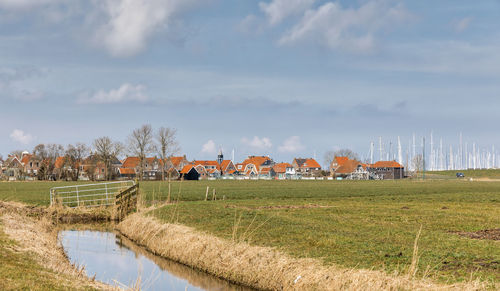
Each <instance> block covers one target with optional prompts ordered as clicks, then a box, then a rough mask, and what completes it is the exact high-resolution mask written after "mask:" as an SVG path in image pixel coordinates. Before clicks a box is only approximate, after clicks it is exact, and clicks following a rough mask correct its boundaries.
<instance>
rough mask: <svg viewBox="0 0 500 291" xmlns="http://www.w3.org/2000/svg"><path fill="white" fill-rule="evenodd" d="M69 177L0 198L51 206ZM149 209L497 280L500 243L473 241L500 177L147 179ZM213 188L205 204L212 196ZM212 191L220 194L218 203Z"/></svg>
mask: <svg viewBox="0 0 500 291" xmlns="http://www.w3.org/2000/svg"><path fill="white" fill-rule="evenodd" d="M64 184H69V183H61V182H18V183H0V200H16V201H21V202H24V203H28V204H33V205H48V202H49V201H48V193H49V189H50V188H51V187H54V186H62V185H64ZM140 185H141V192H142V197H143V203H144V205H145V206H151V205H156V206H160V207H156V208H154V210H151V211H150V215H154V216H155V217H157V218H159V219H160V220H162V221H164V222H174V223H181V224H184V225H188V226H192V227H194V228H196V229H198V230H202V231H205V232H207V233H210V234H213V235H216V236H219V237H222V238H226V239H230V240H238V241H246V242H248V243H250V244H253V245H261V246H270V247H275V248H277V249H279V250H281V251H283V252H286V253H288V254H291V255H292V256H295V257H308V258H316V259H318V260H320V261H322V262H323V263H324V264H325V265H329V264H337V265H340V266H344V267H349V268H368V269H376V270H385V271H387V272H395V271H396V272H399V273H405V272H407V271H408V268H409V266H410V264H411V260H412V257H413V251H414V242H415V237H416V235H417V233H418V232H419V229H420V227H421V228H422V230H421V235H420V238H419V240H418V255H417V257H418V258H419V261H418V271H417V276H421V277H424V276H425V277H431V278H433V279H435V280H437V281H441V282H458V281H463V280H469V279H470V278H474V279H475V278H480V279H481V280H486V281H490V282H499V281H500V242H499V241H498V237H496V239H497V240H495V237H494V236H493V237H488V238H489V239H483V238H486V237H485V236H482V235H481V233H478V234H479V235H478V237H479V239H472V238H470V237H471V236H474V234H473V233H474V232H477V231H481V230H491V229H499V228H500V182H495V181H493V182H478V181H472V182H471V181H468V180H458V179H450V180H432V181H412V180H404V181H182V182H180V181H175V182H171V183H170V196H171V201H174V202H176V201H179V203H173V204H169V205H164V202H166V200H167V197H168V192H169V191H168V189H169V186H168V185H169V183H168V182H141V183H140ZM207 186H208V187H209V191H208V193H209V195H208V198H209V200H208V201H205V195H206V193H207ZM213 189H215V190H216V200H212V195H213Z"/></svg>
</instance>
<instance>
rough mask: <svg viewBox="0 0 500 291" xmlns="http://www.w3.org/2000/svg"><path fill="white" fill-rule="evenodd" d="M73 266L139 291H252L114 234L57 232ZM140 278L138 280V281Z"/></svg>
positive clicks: (86, 231) (98, 278)
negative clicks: (135, 287)
mask: <svg viewBox="0 0 500 291" xmlns="http://www.w3.org/2000/svg"><path fill="white" fill-rule="evenodd" d="M59 235H60V238H61V241H62V244H63V247H64V250H65V252H66V254H67V255H68V257H69V258H70V260H71V262H72V263H76V264H78V265H84V266H85V270H86V272H87V274H88V275H90V276H93V275H94V274H95V275H96V279H97V280H99V281H102V282H106V283H109V284H112V285H116V284H117V282H119V285H126V286H133V285H135V284H136V282H140V286H141V289H142V290H214V291H215V290H217V291H219V290H220V291H223V290H241V291H246V290H252V289H250V288H246V287H242V286H238V285H233V284H231V283H229V282H227V281H224V280H221V279H219V278H216V277H213V276H210V275H208V274H205V273H203V272H199V271H197V270H194V269H192V268H189V267H187V266H185V265H182V264H179V263H176V262H173V261H170V260H167V259H164V258H161V257H158V256H155V255H153V254H151V253H149V252H147V251H145V250H144V249H143V248H141V247H139V246H137V245H136V244H134V243H133V242H131V241H130V240H128V239H127V238H125V237H123V236H120V235H118V234H116V233H113V232H104V231H89V230H64V231H61V232H60V233H59ZM139 277H140V281H138V279H137V278H139Z"/></svg>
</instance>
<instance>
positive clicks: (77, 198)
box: [76, 186, 80, 206]
mask: <svg viewBox="0 0 500 291" xmlns="http://www.w3.org/2000/svg"><path fill="white" fill-rule="evenodd" d="M76 205H77V206H80V198H79V197H78V186H76Z"/></svg>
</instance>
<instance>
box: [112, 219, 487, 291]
mask: <svg viewBox="0 0 500 291" xmlns="http://www.w3.org/2000/svg"><path fill="white" fill-rule="evenodd" d="M236 224H237V222H236ZM236 224H235V225H236ZM118 229H119V230H120V231H121V232H122V233H123V234H124V235H125V236H127V237H128V238H130V239H132V240H133V241H135V242H136V243H139V244H141V245H143V246H145V247H146V248H148V249H149V250H150V251H152V252H153V253H155V254H157V255H160V256H163V257H166V258H170V259H173V260H175V261H178V262H180V263H183V264H186V265H189V266H192V267H195V268H197V269H200V270H202V271H205V272H208V273H211V274H213V275H215V276H218V277H221V278H225V279H228V280H230V281H233V282H238V283H241V284H244V285H247V286H252V287H255V288H259V289H267V290H368V289H369V290H480V289H484V288H486V287H485V285H483V283H480V282H477V281H471V282H467V283H457V284H454V285H438V284H436V283H433V282H432V281H430V280H427V279H416V278H413V277H412V276H411V274H410V275H408V274H401V275H398V274H392V275H388V274H386V273H384V272H380V271H372V270H359V269H344V268H339V267H325V266H323V265H321V263H319V261H317V260H314V259H296V258H292V257H290V256H288V255H286V254H283V253H281V252H279V251H277V250H275V249H272V248H267V247H257V246H251V245H248V244H247V243H244V242H237V241H229V240H224V239H220V238H217V237H214V236H211V235H208V234H205V233H201V232H199V231H196V230H194V229H193V228H190V227H186V226H182V225H177V224H162V223H160V222H159V221H157V220H156V219H155V218H152V217H149V216H145V215H143V214H141V213H136V214H133V215H131V216H129V217H127V218H126V219H125V220H124V221H123V222H121V223H120V224H119V225H118ZM417 241H418V237H417V238H416V240H415V243H417ZM413 268H416V266H414V267H413ZM409 273H413V272H409Z"/></svg>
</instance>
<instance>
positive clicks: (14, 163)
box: [3, 155, 24, 181]
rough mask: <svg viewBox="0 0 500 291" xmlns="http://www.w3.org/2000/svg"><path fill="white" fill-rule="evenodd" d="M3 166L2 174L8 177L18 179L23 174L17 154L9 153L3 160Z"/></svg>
mask: <svg viewBox="0 0 500 291" xmlns="http://www.w3.org/2000/svg"><path fill="white" fill-rule="evenodd" d="M3 167H4V175H5V176H6V177H7V179H9V180H10V181H12V180H18V179H20V178H21V177H22V176H23V173H24V167H23V164H22V163H21V160H19V158H18V157H17V156H14V155H11V156H9V157H8V158H7V159H6V160H5V162H4V163H3Z"/></svg>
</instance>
